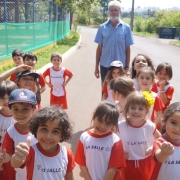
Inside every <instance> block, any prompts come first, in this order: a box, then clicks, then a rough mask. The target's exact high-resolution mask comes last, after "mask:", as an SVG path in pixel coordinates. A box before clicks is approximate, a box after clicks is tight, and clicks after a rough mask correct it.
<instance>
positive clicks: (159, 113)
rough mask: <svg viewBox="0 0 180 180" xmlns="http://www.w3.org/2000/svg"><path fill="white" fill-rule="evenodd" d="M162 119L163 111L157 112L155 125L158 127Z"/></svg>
mask: <svg viewBox="0 0 180 180" xmlns="http://www.w3.org/2000/svg"><path fill="white" fill-rule="evenodd" d="M161 118H162V111H157V112H156V119H155V121H154V124H156V125H158V124H159V123H161Z"/></svg>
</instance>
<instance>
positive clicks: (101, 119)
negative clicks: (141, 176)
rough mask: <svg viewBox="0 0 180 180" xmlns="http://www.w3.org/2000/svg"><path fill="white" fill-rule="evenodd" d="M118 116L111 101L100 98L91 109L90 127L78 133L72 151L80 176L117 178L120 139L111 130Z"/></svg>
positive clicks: (121, 160)
mask: <svg viewBox="0 0 180 180" xmlns="http://www.w3.org/2000/svg"><path fill="white" fill-rule="evenodd" d="M118 117H119V108H118V106H117V105H116V104H114V103H113V102H110V101H102V102H101V103H100V104H99V106H98V107H97V108H96V109H95V111H94V114H93V117H92V121H93V127H92V128H91V129H89V130H88V131H86V132H84V133H83V134H82V135H81V137H80V140H79V142H78V146H77V149H76V154H75V161H76V163H77V164H79V167H80V169H81V173H82V175H83V177H84V179H92V180H95V179H112V180H119V179H120V170H121V168H124V167H125V159H124V151H123V148H122V143H121V140H120V139H119V137H118V136H117V135H116V134H115V133H113V132H112V128H113V127H114V126H116V125H117V122H118Z"/></svg>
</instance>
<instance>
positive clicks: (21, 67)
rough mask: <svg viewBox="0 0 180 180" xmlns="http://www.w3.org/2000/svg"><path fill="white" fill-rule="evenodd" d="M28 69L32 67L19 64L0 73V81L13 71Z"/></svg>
mask: <svg viewBox="0 0 180 180" xmlns="http://www.w3.org/2000/svg"><path fill="white" fill-rule="evenodd" d="M30 69H32V67H31V66H28V65H20V66H17V67H14V68H12V69H10V70H8V71H6V72H4V73H3V74H1V75H0V82H1V81H3V80H6V79H7V78H8V77H10V76H11V75H12V74H14V73H17V72H21V71H25V70H30Z"/></svg>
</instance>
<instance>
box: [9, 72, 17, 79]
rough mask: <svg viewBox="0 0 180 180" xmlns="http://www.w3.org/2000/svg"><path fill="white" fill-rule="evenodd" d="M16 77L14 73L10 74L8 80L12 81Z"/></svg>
mask: <svg viewBox="0 0 180 180" xmlns="http://www.w3.org/2000/svg"><path fill="white" fill-rule="evenodd" d="M15 79H16V73H14V74H12V75H11V77H10V81H14V80H15Z"/></svg>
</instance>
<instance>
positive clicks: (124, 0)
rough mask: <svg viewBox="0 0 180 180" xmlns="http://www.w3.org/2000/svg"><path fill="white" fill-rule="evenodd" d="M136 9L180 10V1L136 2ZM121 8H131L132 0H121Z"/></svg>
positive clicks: (152, 0)
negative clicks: (174, 8) (138, 7)
mask: <svg viewBox="0 0 180 180" xmlns="http://www.w3.org/2000/svg"><path fill="white" fill-rule="evenodd" d="M134 1H135V5H134V7H137V6H140V7H142V8H143V7H160V8H161V9H162V8H171V7H179V8H180V0H134ZM121 7H124V8H131V7H132V0H121Z"/></svg>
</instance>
